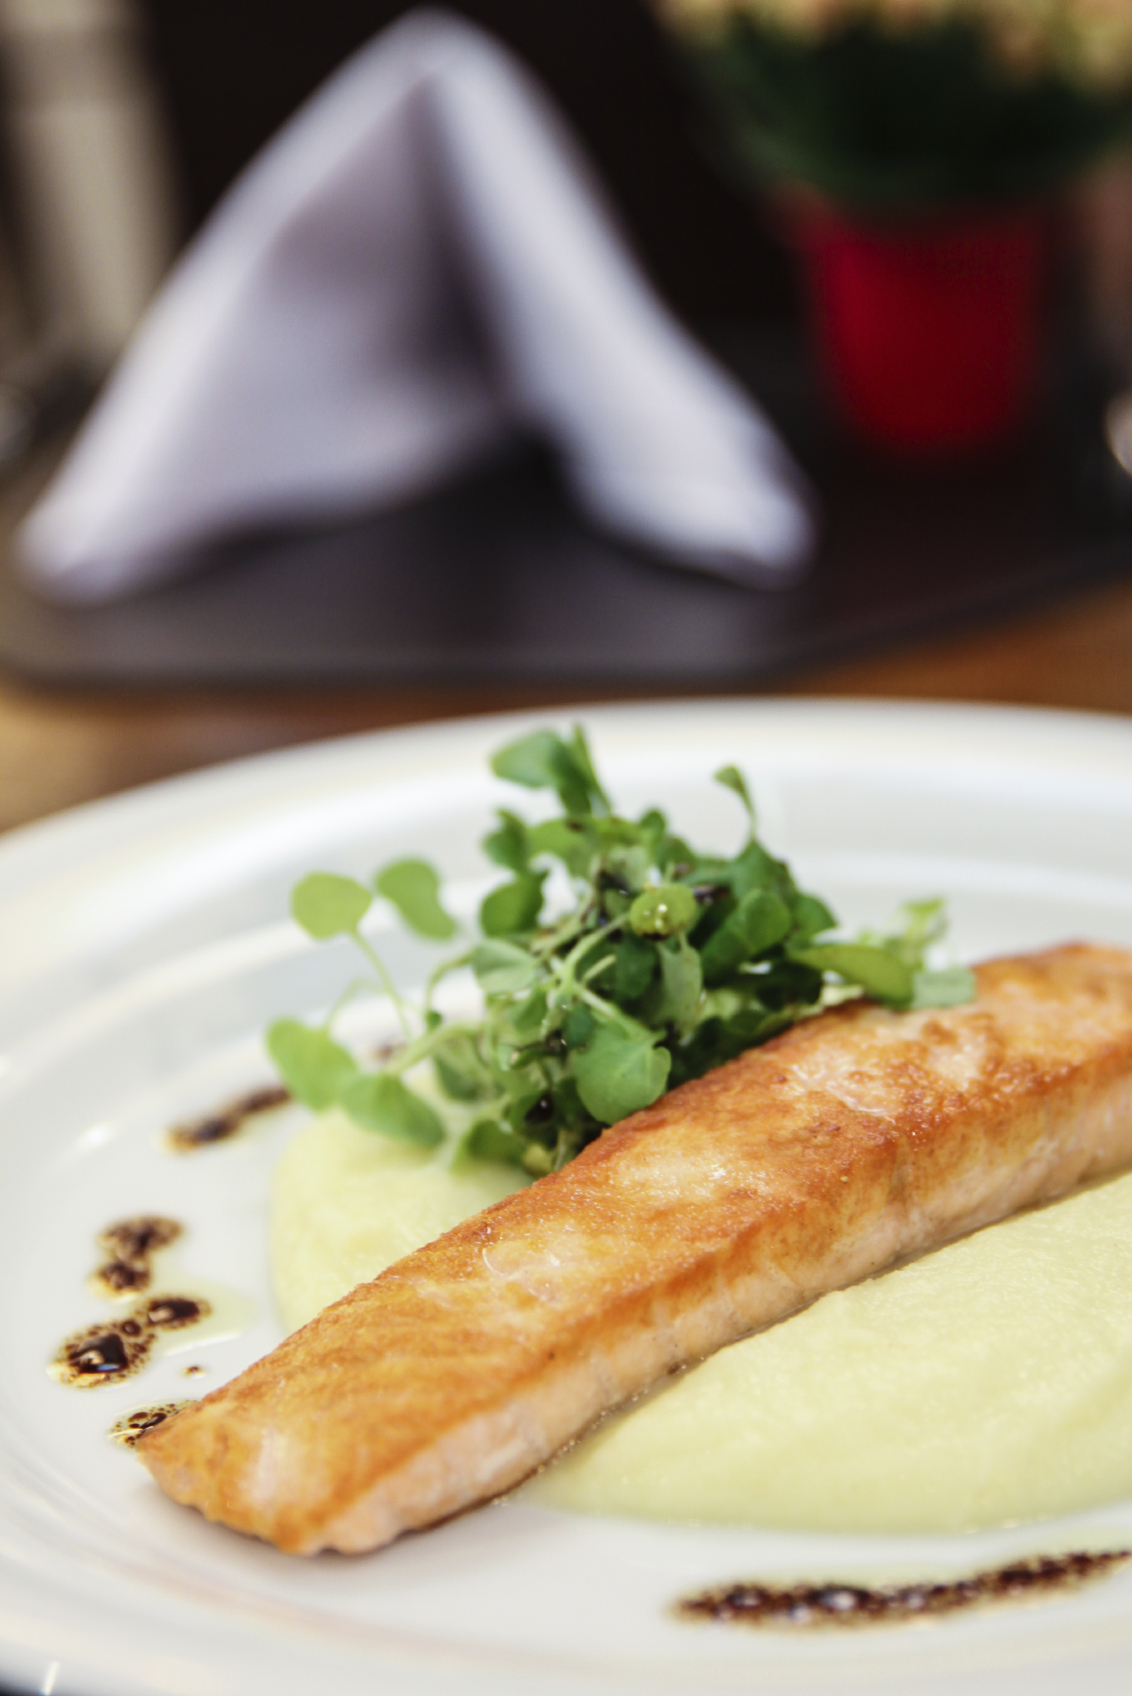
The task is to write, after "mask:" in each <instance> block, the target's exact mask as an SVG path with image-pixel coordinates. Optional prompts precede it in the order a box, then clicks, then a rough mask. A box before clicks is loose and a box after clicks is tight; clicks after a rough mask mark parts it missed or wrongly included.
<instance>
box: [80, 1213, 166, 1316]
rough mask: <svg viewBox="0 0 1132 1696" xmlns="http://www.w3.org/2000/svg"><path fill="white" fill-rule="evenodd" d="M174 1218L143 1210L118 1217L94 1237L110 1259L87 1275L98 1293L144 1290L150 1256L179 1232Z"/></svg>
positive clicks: (148, 1278) (150, 1273)
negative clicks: (131, 1216) (131, 1217)
mask: <svg viewBox="0 0 1132 1696" xmlns="http://www.w3.org/2000/svg"><path fill="white" fill-rule="evenodd" d="M181 1229H182V1228H181V1226H180V1225H178V1223H177V1221H176V1220H175V1219H163V1218H161V1217H160V1215H158V1214H152V1213H144V1214H141V1215H140V1216H139V1217H138V1218H136V1219H120V1220H119V1221H118V1223H117V1224H116V1225H108V1226H107V1228H106V1230H105V1231H101V1232H100V1233H99V1237H98V1246H99V1248H100V1249H102V1250H103V1251H104V1253H106V1254H108V1255H109V1256H110V1257H111V1258H110V1259H109V1260H107V1261H105V1262H104V1263H103V1265H101V1266H100V1267H98V1269H97V1270H96V1271H95V1272H94V1273H93V1274H92V1275H91V1280H90V1282H91V1285H92V1287H93V1288H94V1290H95V1291H96V1293H97V1294H98V1295H105V1296H112V1297H113V1296H121V1295H132V1294H134V1293H136V1292H137V1291H139V1290H147V1289H148V1288H149V1286H150V1283H151V1282H152V1279H153V1257H154V1255H155V1254H156V1253H157V1251H158V1249H162V1248H168V1246H169V1244H170V1243H174V1242H176V1240H177V1238H178V1237H179V1236H180V1235H181Z"/></svg>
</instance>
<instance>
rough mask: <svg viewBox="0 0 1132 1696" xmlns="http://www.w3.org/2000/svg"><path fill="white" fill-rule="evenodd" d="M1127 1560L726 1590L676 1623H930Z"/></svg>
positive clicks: (1129, 1554)
mask: <svg viewBox="0 0 1132 1696" xmlns="http://www.w3.org/2000/svg"><path fill="white" fill-rule="evenodd" d="M1128 1560H1132V1549H1103V1550H1094V1551H1077V1552H1075V1553H1072V1554H1066V1555H1038V1556H1036V1557H1034V1558H1033V1559H1030V1560H1017V1561H1011V1562H1010V1563H1009V1564H1008V1565H1006V1566H1000V1567H995V1568H993V1569H991V1570H990V1571H988V1572H978V1573H975V1574H974V1575H973V1576H972V1577H970V1578H954V1579H947V1580H944V1581H941V1582H938V1583H923V1584H894V1585H884V1586H881V1587H878V1588H875V1589H874V1588H870V1587H868V1586H865V1585H860V1584H840V1583H837V1582H832V1581H831V1582H827V1583H825V1584H794V1585H790V1586H778V1585H773V1584H758V1583H750V1584H727V1585H722V1586H720V1587H719V1588H718V1589H714V1590H704V1591H701V1592H700V1593H699V1594H698V1595H695V1596H685V1597H682V1598H681V1600H680V1601H678V1602H677V1603H676V1607H675V1612H676V1614H677V1616H678V1617H679V1618H681V1619H696V1620H703V1619H709V1620H722V1621H727V1622H729V1623H734V1624H740V1625H749V1626H768V1625H769V1626H785V1627H787V1628H789V1629H791V1630H798V1629H807V1628H809V1629H813V1628H814V1627H815V1626H817V1627H821V1626H826V1627H830V1626H832V1627H845V1626H860V1625H881V1624H886V1623H890V1622H896V1621H899V1620H913V1619H930V1618H932V1617H935V1616H938V1615H940V1614H949V1613H954V1612H956V1610H957V1609H959V1608H969V1607H976V1606H979V1605H981V1604H985V1603H987V1602H1003V1601H1011V1602H1013V1601H1022V1600H1025V1599H1026V1598H1027V1597H1031V1596H1036V1595H1042V1594H1045V1593H1048V1592H1049V1591H1051V1590H1058V1589H1071V1588H1075V1587H1076V1586H1078V1585H1080V1584H1083V1583H1085V1582H1086V1581H1087V1580H1088V1579H1090V1578H1096V1577H1099V1576H1100V1575H1101V1574H1102V1573H1105V1572H1108V1571H1109V1570H1110V1569H1111V1568H1112V1567H1114V1566H1117V1565H1120V1564H1121V1563H1123V1562H1124V1561H1128Z"/></svg>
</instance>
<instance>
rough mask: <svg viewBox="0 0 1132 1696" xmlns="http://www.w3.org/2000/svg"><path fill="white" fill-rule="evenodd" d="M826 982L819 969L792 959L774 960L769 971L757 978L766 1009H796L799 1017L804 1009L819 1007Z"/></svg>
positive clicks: (760, 998) (759, 992) (760, 997)
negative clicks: (799, 1013)
mask: <svg viewBox="0 0 1132 1696" xmlns="http://www.w3.org/2000/svg"><path fill="white" fill-rule="evenodd" d="M824 981H825V980H824V978H823V977H822V974H821V972H820V971H819V970H818V969H817V967H816V966H807V965H804V964H803V962H802V961H801V960H793V959H791V960H775V961H774V963H773V964H772V966H771V968H770V970H769V971H767V972H760V973H759V975H758V977H757V978H755V979H754V982H755V984H756V985H757V986H758V995H759V1000H760V1001H761V1002H762V1004H763V1006H764V1007H770V1008H771V1009H773V1010H775V1011H781V1010H783V1009H786V1008H793V1009H794V1011H795V1013H796V1014H797V1013H798V1012H799V1011H800V1010H801V1009H802V1008H804V1007H814V1006H816V1005H817V1002H818V1000H819V999H820V997H821V992H822V989H823V988H824Z"/></svg>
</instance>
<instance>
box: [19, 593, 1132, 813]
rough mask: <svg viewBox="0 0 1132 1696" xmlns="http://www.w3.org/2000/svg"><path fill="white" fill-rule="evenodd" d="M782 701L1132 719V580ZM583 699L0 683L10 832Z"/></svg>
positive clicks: (827, 672)
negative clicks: (327, 752)
mask: <svg viewBox="0 0 1132 1696" xmlns="http://www.w3.org/2000/svg"><path fill="white" fill-rule="evenodd" d="M776 692H777V693H782V694H788V695H824V696H829V695H846V696H858V697H860V696H875V697H884V698H888V699H893V698H901V697H903V698H906V699H935V700H971V701H994V702H1011V703H1015V704H1020V705H1025V706H1043V707H1071V708H1081V709H1085V710H1088V711H1095V712H1117V713H1124V712H1132V583H1130V584H1119V585H1117V586H1108V587H1106V588H1103V589H1099V590H1097V589H1095V590H1091V591H1089V592H1087V593H1082V594H1081V595H1080V596H1078V597H1075V598H1071V599H1068V600H1065V601H1063V602H1061V603H1060V604H1058V605H1056V606H1054V607H1052V608H1050V607H1045V608H1043V609H1042V610H1041V611H1040V612H1036V613H1033V614H1031V615H1029V616H1021V617H1019V616H1015V617H1013V618H1011V619H1009V620H1008V621H1003V622H1000V623H998V624H996V625H993V626H984V627H982V628H980V629H978V630H974V631H969V632H965V633H963V634H959V635H949V636H948V637H946V638H945V639H940V640H937V641H921V642H917V643H916V644H914V645H905V646H902V647H899V648H895V649H888V650H886V651H884V652H878V653H876V654H874V655H872V656H870V657H868V658H862V659H858V660H855V661H852V662H849V663H841V664H838V665H831V666H824V667H822V668H820V669H819V670H814V671H808V672H806V673H804V674H799V675H796V676H793V677H791V678H790V680H789V682H788V683H787V684H785V685H783V686H780V687H779V689H778V690H777V691H776ZM760 693H767V692H766V691H764V692H760ZM576 698H577V697H576V695H568V694H564V693H562V692H557V693H552V692H544V693H539V692H537V691H535V690H530V689H523V690H518V689H514V690H506V689H470V688H452V689H446V688H428V689H424V688H372V689H350V690H341V691H327V690H317V691H314V690H310V691H307V690H291V691H280V690H271V691H254V692H253V691H247V692H235V691H224V692H215V691H207V690H200V691H191V692H189V691H186V692H183V693H180V692H179V693H168V694H164V693H162V694H159V693H151V692H146V693H125V692H122V693H113V694H108V693H104V692H99V693H93V692H63V691H54V690H46V689H32V688H27V687H24V686H21V685H19V684H17V683H15V682H12V681H10V680H0V828H2V829H9V828H11V827H12V826H14V825H20V824H25V823H27V822H29V821H30V820H33V819H38V818H42V817H44V816H45V815H46V814H49V813H54V812H57V811H59V809H61V808H63V807H69V806H72V805H74V804H75V803H76V802H80V801H91V800H95V799H97V798H98V797H99V796H103V795H110V794H114V793H116V792H118V791H120V790H123V789H128V788H130V787H132V786H133V785H135V784H139V783H147V782H150V781H152V780H153V779H155V778H162V777H168V776H171V775H172V774H173V773H176V772H182V771H190V770H194V769H196V768H198V767H201V766H205V765H209V764H211V763H213V762H214V761H218V760H228V759H235V758H237V757H239V756H241V755H245V754H255V753H259V752H261V751H263V750H265V749H269V748H280V747H287V746H292V745H294V744H295V743H299V742H306V741H310V740H313V739H316V738H320V737H328V736H340V735H346V734H348V733H349V732H351V731H362V730H374V729H380V728H383V727H386V726H391V725H403V724H416V723H422V722H425V721H427V720H432V719H440V718H447V717H452V716H457V715H461V714H465V713H480V712H497V711H507V710H509V709H512V708H522V707H538V706H548V707H549V706H557V705H564V704H567V703H568V702H570V701H571V700H574V699H576ZM606 698H611V697H608V696H607V697H606Z"/></svg>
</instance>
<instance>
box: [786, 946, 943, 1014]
mask: <svg viewBox="0 0 1132 1696" xmlns="http://www.w3.org/2000/svg"><path fill="white" fill-rule="evenodd" d="M794 958H795V959H797V960H800V961H802V963H803V964H804V965H807V966H814V967H815V968H816V969H817V970H818V971H819V972H836V973H837V975H838V977H841V978H844V979H845V981H846V983H852V984H857V985H859V987H860V988H861V989H863V990H864V991H865V993H866V995H871V996H873V997H874V998H875V999H876V1000H877V1001H884V1002H886V1003H887V1004H888V1005H889V1006H891V1007H907V1006H908V1005H909V1004H910V1002H911V1000H912V994H913V988H914V986H913V982H912V973H911V972H910V971H909V969H908V967H907V966H906V965H905V964H904V962H903V960H900V959H898V958H897V956H896V955H895V954H891V953H889V951H888V949H886V948H874V947H872V946H871V944H869V943H865V942H825V943H820V944H818V945H817V946H816V947H814V948H800V949H798V950H797V951H796V953H795V954H794Z"/></svg>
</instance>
